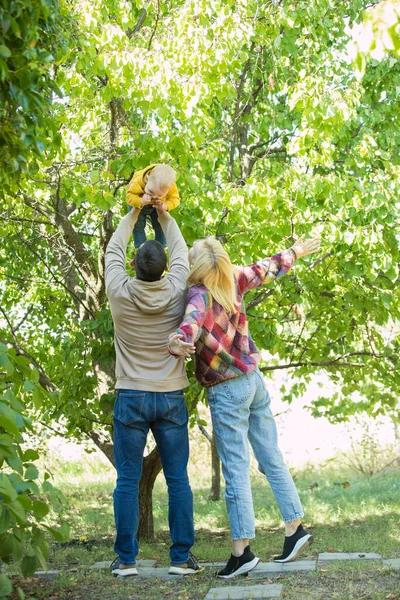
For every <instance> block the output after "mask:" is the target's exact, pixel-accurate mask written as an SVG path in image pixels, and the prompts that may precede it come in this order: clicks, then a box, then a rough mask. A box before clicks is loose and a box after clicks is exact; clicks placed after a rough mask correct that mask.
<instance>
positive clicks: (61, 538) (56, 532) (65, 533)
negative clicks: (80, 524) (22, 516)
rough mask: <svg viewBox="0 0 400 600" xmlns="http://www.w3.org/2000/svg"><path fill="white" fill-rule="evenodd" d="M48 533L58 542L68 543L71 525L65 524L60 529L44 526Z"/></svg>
mask: <svg viewBox="0 0 400 600" xmlns="http://www.w3.org/2000/svg"><path fill="white" fill-rule="evenodd" d="M44 527H46V529H47V530H48V531H50V533H51V534H52V536H53V537H54V539H55V540H57V542H66V541H67V540H68V538H69V525H68V524H67V523H63V524H62V525H61V527H60V528H58V529H57V528H56V527H50V526H49V525H44Z"/></svg>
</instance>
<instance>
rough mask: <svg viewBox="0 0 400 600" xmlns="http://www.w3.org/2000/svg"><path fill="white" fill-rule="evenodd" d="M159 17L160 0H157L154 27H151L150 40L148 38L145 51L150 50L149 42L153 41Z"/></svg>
mask: <svg viewBox="0 0 400 600" xmlns="http://www.w3.org/2000/svg"><path fill="white" fill-rule="evenodd" d="M159 18H160V0H157V15H156V22H155V25H154V29H153V31H152V33H151V37H150V40H149V45H148V46H147V51H149V50H150V48H151V44H152V42H153V39H154V36H155V34H156V31H157V26H158V21H159Z"/></svg>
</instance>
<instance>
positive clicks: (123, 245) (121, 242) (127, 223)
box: [105, 208, 140, 295]
mask: <svg viewBox="0 0 400 600" xmlns="http://www.w3.org/2000/svg"><path fill="white" fill-rule="evenodd" d="M139 213H140V210H139V209H137V208H134V209H132V210H131V211H129V212H128V214H127V215H125V217H124V218H123V219H121V222H120V224H119V225H118V227H117V229H116V230H115V231H114V233H113V236H112V238H111V240H110V241H109V242H108V246H107V250H106V256H105V266H106V275H105V280H106V290H107V294H108V295H109V294H110V293H112V290H113V289H117V287H118V286H119V285H120V284H121V280H123V279H125V278H128V274H127V272H126V270H125V262H126V249H127V246H128V242H129V239H130V237H131V235H132V231H133V228H134V227H135V223H136V221H137V219H138V216H139Z"/></svg>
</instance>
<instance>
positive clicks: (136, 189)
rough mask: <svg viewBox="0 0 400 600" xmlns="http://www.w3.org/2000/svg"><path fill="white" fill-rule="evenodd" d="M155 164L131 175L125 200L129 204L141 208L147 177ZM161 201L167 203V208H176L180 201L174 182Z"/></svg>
mask: <svg viewBox="0 0 400 600" xmlns="http://www.w3.org/2000/svg"><path fill="white" fill-rule="evenodd" d="M156 166H157V165H149V166H148V167H146V168H145V169H142V170H141V171H136V173H134V175H133V177H132V181H131V182H130V184H129V187H128V191H127V193H126V202H127V204H129V206H135V207H136V208H142V197H143V194H144V188H145V187H146V181H147V177H146V175H147V176H148V175H149V174H150V173H151V170H152V169H154V167H156ZM162 201H163V202H165V204H166V205H167V208H168V210H172V209H173V208H176V207H177V206H178V204H179V202H180V200H179V192H178V188H177V187H176V183H174V185H173V186H172V187H171V188H170V189H169V190H168V192H167V193H166V194H165V196H164V197H163V198H162Z"/></svg>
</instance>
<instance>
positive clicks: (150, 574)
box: [137, 567, 183, 580]
mask: <svg viewBox="0 0 400 600" xmlns="http://www.w3.org/2000/svg"><path fill="white" fill-rule="evenodd" d="M168 569H169V567H159V568H157V569H148V568H146V567H142V568H139V569H138V575H137V576H138V577H139V579H172V580H173V579H175V580H177V579H183V575H170V574H169V573H168Z"/></svg>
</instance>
